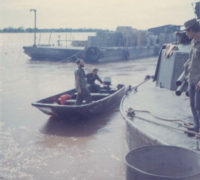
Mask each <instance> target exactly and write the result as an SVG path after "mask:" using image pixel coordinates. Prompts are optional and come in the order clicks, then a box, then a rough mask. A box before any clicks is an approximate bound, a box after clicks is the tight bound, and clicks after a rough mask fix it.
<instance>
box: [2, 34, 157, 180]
mask: <svg viewBox="0 0 200 180" xmlns="http://www.w3.org/2000/svg"><path fill="white" fill-rule="evenodd" d="M87 35H88V34H87ZM87 35H84V37H83V34H81V35H80V34H75V35H74V36H76V37H79V39H82V40H84V39H85V37H86V36H87ZM44 36H46V40H48V41H49V39H48V37H47V34H44ZM62 36H66V35H64V34H62ZM67 36H68V37H69V36H71V34H68V35H67ZM32 43H33V34H0V179H2V180H46V179H48V180H125V159H124V158H125V155H126V154H127V153H128V151H129V149H128V145H127V142H126V125H125V122H124V121H123V119H122V117H121V115H120V112H119V107H117V108H116V109H115V110H112V111H110V112H108V113H106V114H102V115H99V116H97V117H93V118H88V119H79V120H73V119H71V120H67V121H64V120H61V119H55V118H51V117H49V116H47V115H45V114H43V113H42V112H40V111H39V110H38V109H36V108H35V107H33V106H31V103H32V102H34V101H36V100H39V99H41V98H45V97H48V96H51V95H54V94H57V93H60V92H63V91H66V90H68V89H71V88H74V70H75V69H76V65H75V64H74V63H67V62H51V61H33V60H30V58H29V57H28V56H27V55H25V54H24V53H23V48H22V47H23V46H24V45H32ZM156 61H157V59H156V58H147V59H140V60H130V61H126V62H115V63H106V64H97V65H94V64H93V65H90V64H86V65H85V70H86V72H89V71H91V69H92V68H93V67H94V66H95V67H97V68H98V69H99V75H100V77H101V78H102V79H103V78H104V77H106V76H110V77H111V79H112V84H117V83H120V84H125V85H137V84H138V83H140V82H141V81H143V79H144V76H145V75H146V74H151V75H152V74H153V73H154V69H155V65H156Z"/></svg>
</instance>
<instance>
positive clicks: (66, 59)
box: [61, 50, 82, 62]
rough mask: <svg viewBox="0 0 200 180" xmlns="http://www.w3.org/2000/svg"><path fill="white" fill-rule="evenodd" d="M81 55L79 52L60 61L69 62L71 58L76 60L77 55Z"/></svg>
mask: <svg viewBox="0 0 200 180" xmlns="http://www.w3.org/2000/svg"><path fill="white" fill-rule="evenodd" d="M81 53H82V51H81V50H80V52H77V53H74V54H73V55H72V56H69V57H67V58H65V59H63V60H62V61H68V60H71V58H73V57H75V58H77V55H79V54H81ZM62 61H61V62H62Z"/></svg>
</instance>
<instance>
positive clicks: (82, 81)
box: [75, 68, 92, 105]
mask: <svg viewBox="0 0 200 180" xmlns="http://www.w3.org/2000/svg"><path fill="white" fill-rule="evenodd" d="M75 77H79V82H76V89H77V91H78V87H77V84H79V85H80V89H81V93H78V94H77V97H76V104H77V105H78V104H82V102H83V100H85V101H86V103H90V102H91V101H92V98H91V95H90V92H89V90H88V87H87V82H86V75H85V71H84V70H83V69H82V68H78V69H77V70H76V71H75Z"/></svg>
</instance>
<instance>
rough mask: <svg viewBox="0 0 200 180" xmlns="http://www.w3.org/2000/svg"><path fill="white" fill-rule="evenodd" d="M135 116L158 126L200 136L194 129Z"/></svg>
mask: <svg viewBox="0 0 200 180" xmlns="http://www.w3.org/2000/svg"><path fill="white" fill-rule="evenodd" d="M135 117H136V118H138V119H141V120H144V121H146V122H150V123H153V124H155V125H158V126H164V127H166V128H172V129H175V130H178V131H181V132H184V133H190V134H194V135H195V136H196V137H197V138H200V133H198V132H195V131H192V130H188V129H181V128H177V127H173V126H170V125H166V124H161V123H158V122H154V121H151V120H148V119H145V118H142V117H140V116H135ZM183 127H185V126H183Z"/></svg>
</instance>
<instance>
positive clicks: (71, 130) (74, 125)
mask: <svg viewBox="0 0 200 180" xmlns="http://www.w3.org/2000/svg"><path fill="white" fill-rule="evenodd" d="M113 113H114V111H111V112H110V113H106V114H101V115H98V116H93V117H71V118H68V119H65V118H58V117H50V118H49V119H48V121H47V123H46V124H45V125H44V127H43V128H42V129H41V133H44V134H51V135H57V136H67V137H84V136H91V135H93V134H95V133H97V131H98V130H99V129H101V128H103V127H104V126H106V124H107V123H109V121H110V120H111V118H112V114H113Z"/></svg>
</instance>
